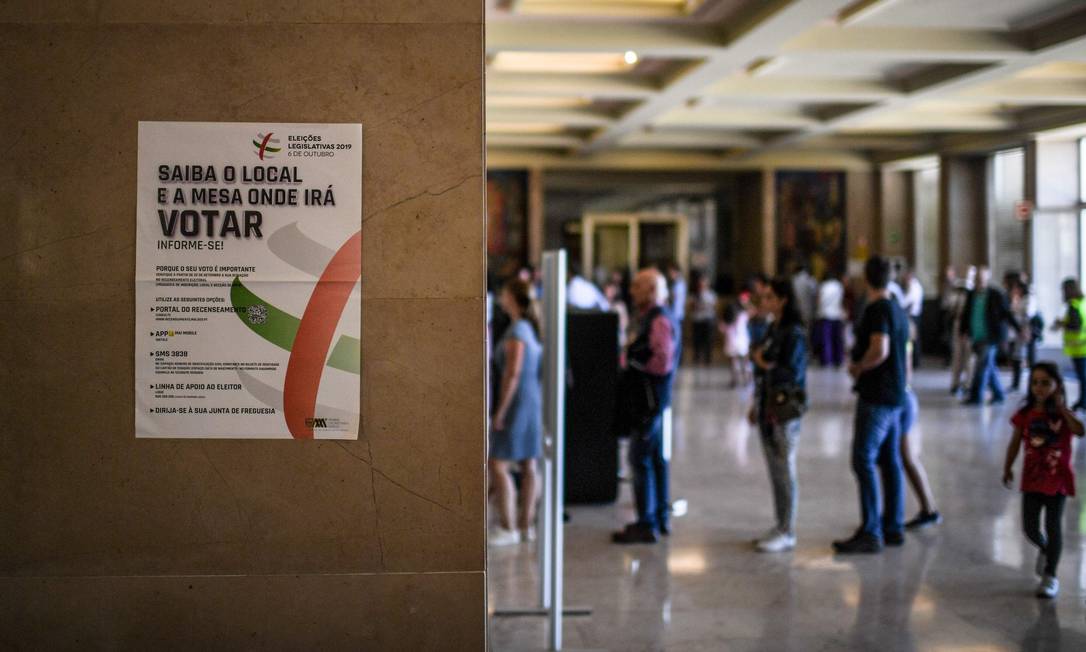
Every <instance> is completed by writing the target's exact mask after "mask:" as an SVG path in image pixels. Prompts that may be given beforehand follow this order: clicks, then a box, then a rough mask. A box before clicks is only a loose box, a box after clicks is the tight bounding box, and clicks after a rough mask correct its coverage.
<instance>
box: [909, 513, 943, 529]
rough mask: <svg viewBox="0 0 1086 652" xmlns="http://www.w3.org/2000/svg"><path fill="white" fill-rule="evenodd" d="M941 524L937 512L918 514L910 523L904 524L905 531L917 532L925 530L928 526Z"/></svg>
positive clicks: (940, 517) (941, 518)
mask: <svg viewBox="0 0 1086 652" xmlns="http://www.w3.org/2000/svg"><path fill="white" fill-rule="evenodd" d="M942 522H943V517H942V515H941V514H939V512H918V513H917V514H916V516H914V517H913V519H912V520H911V521H908V522H907V523H905V529H906V530H919V529H921V528H926V527H928V526H929V525H938V524H939V523H942Z"/></svg>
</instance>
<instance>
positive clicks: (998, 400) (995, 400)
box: [988, 396, 1004, 405]
mask: <svg viewBox="0 0 1086 652" xmlns="http://www.w3.org/2000/svg"><path fill="white" fill-rule="evenodd" d="M1003 400H1004V399H1003V397H1002V396H1001V397H999V398H993V399H992V400H990V401H988V405H1003Z"/></svg>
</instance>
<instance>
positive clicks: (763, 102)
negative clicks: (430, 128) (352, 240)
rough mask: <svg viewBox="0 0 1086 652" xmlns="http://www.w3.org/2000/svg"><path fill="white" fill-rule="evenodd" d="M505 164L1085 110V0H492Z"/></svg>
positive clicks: (837, 142)
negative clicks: (1069, 0)
mask: <svg viewBox="0 0 1086 652" xmlns="http://www.w3.org/2000/svg"><path fill="white" fill-rule="evenodd" d="M488 5H489V6H488V10H487V33H486V50H487V149H488V158H489V160H490V161H491V164H492V165H495V164H498V165H500V164H503V163H507V164H526V165H532V164H541V165H548V166H558V167H562V166H566V167H570V166H572V167H577V166H587V167H592V166H601V167H624V166H631V167H645V166H650V167H683V166H690V167H714V166H724V167H729V166H743V165H751V164H756V163H757V162H758V161H764V160H768V159H769V158H775V159H787V160H815V159H818V158H820V159H822V160H827V161H830V160H833V158H834V157H837V158H843V159H848V160H851V161H866V162H880V161H886V160H891V159H899V158H903V157H908V156H915V155H918V154H925V153H930V152H933V151H940V150H948V149H957V150H962V149H969V148H980V147H986V146H991V145H992V144H993V143H995V144H998V143H999V142H1002V141H1013V140H1015V139H1021V138H1023V137H1026V136H1028V134H1029V133H1030V132H1032V131H1036V130H1041V129H1048V128H1055V127H1062V126H1067V125H1070V124H1075V123H1081V122H1086V0H1075V1H1071V2H1068V1H1067V0H853V1H847V0H488Z"/></svg>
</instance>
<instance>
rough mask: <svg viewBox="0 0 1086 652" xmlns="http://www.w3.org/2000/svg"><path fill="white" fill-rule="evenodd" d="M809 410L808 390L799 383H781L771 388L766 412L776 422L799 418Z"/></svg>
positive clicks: (766, 403)
mask: <svg viewBox="0 0 1086 652" xmlns="http://www.w3.org/2000/svg"><path fill="white" fill-rule="evenodd" d="M806 411H807V392H806V391H804V390H803V388H802V387H800V386H798V385H781V386H778V387H774V388H772V389H770V390H769V392H768V393H767V395H766V401H765V414H766V417H768V418H769V420H770V421H772V422H774V423H787V422H789V421H791V420H793V419H798V418H800V417H801V416H803V413H804V412H806Z"/></svg>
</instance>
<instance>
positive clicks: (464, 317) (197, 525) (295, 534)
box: [0, 0, 485, 649]
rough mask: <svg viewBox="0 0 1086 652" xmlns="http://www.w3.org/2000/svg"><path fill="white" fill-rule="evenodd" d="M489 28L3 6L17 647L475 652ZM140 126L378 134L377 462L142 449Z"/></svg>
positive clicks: (271, 8) (469, 7) (320, 453)
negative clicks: (137, 355)
mask: <svg viewBox="0 0 1086 652" xmlns="http://www.w3.org/2000/svg"><path fill="white" fill-rule="evenodd" d="M481 22H482V3H479V2H472V3H463V2H451V3H450V2H435V1H433V0H416V1H411V2H392V1H390V0H366V1H362V2H327V3H326V2H289V3H287V2H271V3H267V2H255V0H254V1H252V2H250V1H248V0H245V1H243V2H237V3H204V2H188V1H183V2H175V3H141V2H133V1H127V0H117V1H109V0H103V1H102V2H75V3H57V2H43V3H28V2H14V3H4V4H3V5H2V6H0V83H2V84H3V87H4V88H5V93H4V94H3V97H0V118H2V119H3V121H4V124H5V127H6V132H7V136H6V140H5V149H6V154H7V155H6V156H5V157H2V158H0V233H2V234H3V236H4V237H0V356H2V357H0V419H2V422H3V424H4V427H3V428H2V429H0V529H2V530H3V531H4V532H5V533H15V534H14V535H12V536H4V537H0V587H2V588H0V614H4V615H0V641H4V642H10V641H12V640H25V641H27V642H35V641H40V642H41V643H42V645H39V646H35V645H31V647H54V645H53V644H54V643H56V644H58V645H60V646H62V647H68V646H71V645H73V644H76V643H78V642H80V641H82V642H85V643H88V646H89V647H124V648H133V647H146V646H147V645H150V643H152V642H156V641H157V642H159V643H161V642H170V643H177V645H176V646H177V647H189V648H190V649H191V647H193V646H195V644H200V643H202V642H204V641H205V640H221V641H234V642H238V643H239V644H238V645H232V646H231V647H234V648H237V647H249V645H248V644H246V643H245V642H244V641H245V639H242V638H239V636H241V635H242V633H243V632H246V631H249V630H247V629H245V628H247V627H248V628H250V629H251V632H252V633H253V636H255V637H256V638H255V639H253V640H254V641H256V643H255V647H277V646H279V645H278V644H268V642H276V641H280V640H281V641H294V642H297V643H299V644H301V643H303V642H304V643H305V645H293V647H295V648H297V647H299V646H301V647H313V644H316V645H321V646H322V647H328V648H333V649H334V648H349V647H355V648H357V647H360V646H361V647H371V648H372V647H377V648H378V649H388V648H390V647H403V648H404V649H478V648H480V647H482V645H483V642H482V638H483V632H484V612H485V599H484V595H483V594H484V587H485V580H484V579H483V577H484V575H483V573H484V570H485V528H484V518H485V489H484V471H485V435H484V433H485V414H484V410H485V408H484V394H483V386H484V343H483V336H484V332H485V331H484V324H483V309H484V301H483V278H484V233H485V227H484V223H483V220H484V218H483V144H482V121H483V115H482V114H483V108H482V87H483V81H482V56H483V52H482V38H483V30H482V24H481ZM139 120H193V121H198V120H207V121H254V122H260V121H276V122H362V123H363V131H364V136H363V138H364V151H363V179H362V182H363V204H364V205H363V220H364V226H363V241H364V246H363V252H364V254H363V256H364V259H363V302H362V310H363V315H364V316H363V332H362V339H363V352H362V355H363V389H362V394H363V396H362V405H363V419H362V422H363V425H362V433H361V435H360V438H359V441H357V442H293V441H161V440H140V441H137V440H135V439H134V437H133V424H132V409H133V403H132V400H133V399H132V382H133V360H132V341H133V337H134V333H133V326H132V312H133V310H134V304H133V286H134V283H133V279H132V276H133V269H134V262H135V250H134V217H135V216H134V210H135V169H136V125H137V122H138V121H139ZM358 573H367V575H357V574H358ZM386 573H387V574H386ZM344 574H347V575H344ZM368 574H372V575H368ZM163 576H169V577H163ZM228 576H229V577H228ZM345 577H346V578H349V579H343V578H345ZM88 578H93V579H88ZM360 578H365V579H360ZM434 578H439V579H434ZM190 584H191V585H193V586H194V587H195V588H193V589H188V588H186V587H188V586H189V585H190ZM265 593H267V594H269V595H274V594H275V593H280V594H282V595H285V596H287V598H288V599H286V600H283V601H275V600H273V599H271V598H268V597H264V594H265ZM250 594H260V595H259V596H256V597H254V596H253V595H250ZM317 595H324V596H329V597H327V599H326V598H324V597H321V598H319V599H316V600H315V602H314V600H313V596H317ZM155 596H158V597H157V598H156V597H155ZM156 600H158V602H156ZM329 600H331V601H333V602H335V601H336V600H338V602H336V603H335V604H334V605H333V604H330V603H329ZM311 603H314V604H315V605H316V606H313V604H311ZM148 604H160V605H161V606H162V609H160V610H157V611H156V610H153V609H150V608H149V607H147V605H148ZM181 605H183V607H184V608H182V607H181ZM235 606H236V607H237V611H238V614H236V615H237V617H238V618H237V620H236V622H237V623H240V624H241V626H240V627H233V626H232V625H231V622H234V621H230V620H229V619H220V620H216V619H215V617H212V616H211V615H210V614H214V613H218V612H220V611H221V612H223V613H226V614H228V615H231V614H230V612H231V609H233V608H234V607H235ZM318 607H327V609H325V610H324V611H321V613H320V614H318V613H317V611H318V610H319V609H318ZM186 613H189V614H190V615H185V614H186ZM191 614H196V615H191ZM197 617H199V618H202V619H205V620H206V621H207V622H209V623H211V625H210V629H208V630H207V633H206V635H207V636H208V637H211V636H217V637H219V638H218V639H213V638H207V639H203V638H201V636H203V634H200V633H199V632H198V631H196V629H194V630H193V631H189V627H190V625H191V624H192V622H193V621H192V618H197ZM299 619H301V620H299ZM201 622H203V621H201ZM439 624H440V626H439ZM420 625H421V626H420ZM443 631H444V632H448V635H447V636H443V635H441V632H443ZM73 636H74V637H75V638H72V637H73ZM20 637H26V638H20ZM155 637H158V638H157V639H156V638H155ZM73 641H74V642H75V643H73ZM186 643H191V644H192V645H186ZM261 643H263V644H261ZM401 643H403V645H401ZM0 645H3V644H2V643H0ZM166 647H169V645H167V646H166ZM282 647H291V646H290V645H285V644H284V645H282Z"/></svg>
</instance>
